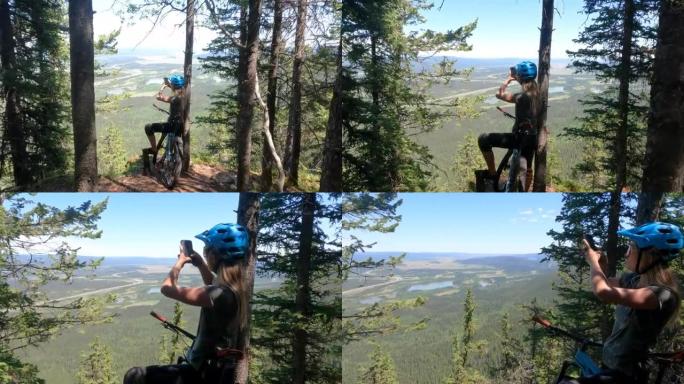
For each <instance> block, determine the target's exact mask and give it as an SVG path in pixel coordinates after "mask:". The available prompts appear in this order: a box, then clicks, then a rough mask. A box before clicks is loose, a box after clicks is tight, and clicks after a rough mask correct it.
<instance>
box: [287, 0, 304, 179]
mask: <svg viewBox="0 0 684 384" xmlns="http://www.w3.org/2000/svg"><path fill="white" fill-rule="evenodd" d="M308 6H309V1H308V0H299V2H298V7H297V31H296V33H295V57H294V63H293V64H292V98H291V99H290V116H289V120H288V124H287V140H286V141H285V168H286V169H287V172H288V175H289V178H288V180H289V182H290V184H292V185H297V183H298V179H299V154H300V152H301V145H302V68H303V67H304V54H305V52H304V48H305V42H304V37H305V32H306V15H307V10H308Z"/></svg>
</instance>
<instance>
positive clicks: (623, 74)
mask: <svg viewBox="0 0 684 384" xmlns="http://www.w3.org/2000/svg"><path fill="white" fill-rule="evenodd" d="M634 14H635V9H634V0H625V9H624V14H623V19H624V27H623V31H622V53H621V58H620V69H619V72H618V80H619V82H620V89H619V94H618V114H619V126H618V127H617V134H616V135H615V141H616V142H615V165H616V169H615V191H616V192H617V193H620V192H622V190H623V188H624V187H625V185H626V184H627V130H628V126H629V82H630V81H631V78H632V76H631V68H632V38H633V34H634Z"/></svg>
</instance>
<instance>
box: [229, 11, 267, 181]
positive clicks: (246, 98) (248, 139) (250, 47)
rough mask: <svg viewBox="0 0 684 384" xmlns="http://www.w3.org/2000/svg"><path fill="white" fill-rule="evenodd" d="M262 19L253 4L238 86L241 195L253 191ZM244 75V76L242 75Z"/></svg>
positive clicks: (237, 123) (237, 122) (237, 127)
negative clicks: (253, 156)
mask: <svg viewBox="0 0 684 384" xmlns="http://www.w3.org/2000/svg"><path fill="white" fill-rule="evenodd" d="M260 19H261V0H250V1H249V16H248V21H247V44H246V46H245V48H243V49H244V50H245V58H244V59H245V66H244V68H241V69H242V70H243V71H244V75H243V76H239V77H240V78H241V80H242V81H241V82H240V84H239V85H238V88H239V91H238V104H239V112H238V117H237V121H236V129H235V131H236V132H237V135H238V137H237V145H238V178H237V188H238V191H242V192H244V191H247V190H249V189H250V188H251V182H250V179H251V175H250V164H251V160H252V116H253V114H254V104H255V102H256V100H255V98H254V96H255V95H254V90H255V88H256V76H257V61H258V60H259V27H260ZM241 75H242V74H241Z"/></svg>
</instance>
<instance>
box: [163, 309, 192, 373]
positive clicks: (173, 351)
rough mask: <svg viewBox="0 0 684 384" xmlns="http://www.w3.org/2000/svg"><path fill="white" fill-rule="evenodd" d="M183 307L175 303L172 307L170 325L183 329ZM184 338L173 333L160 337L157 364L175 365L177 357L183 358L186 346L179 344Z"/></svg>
mask: <svg viewBox="0 0 684 384" xmlns="http://www.w3.org/2000/svg"><path fill="white" fill-rule="evenodd" d="M184 323H185V322H184V321H183V307H182V306H181V303H179V302H176V305H175V306H174V307H173V319H172V320H171V324H173V325H175V326H177V327H180V328H183V324H184ZM183 337H185V336H182V335H180V334H179V333H177V332H174V333H173V334H172V335H171V336H167V335H164V336H162V341H161V343H160V344H161V345H160V350H159V362H160V363H161V364H176V361H177V359H178V357H179V356H183V354H184V352H185V349H186V346H185V345H184V344H183V343H181V340H182V338H183Z"/></svg>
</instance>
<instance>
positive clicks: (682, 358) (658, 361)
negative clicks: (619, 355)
mask: <svg viewBox="0 0 684 384" xmlns="http://www.w3.org/2000/svg"><path fill="white" fill-rule="evenodd" d="M532 321H534V322H535V323H537V324H539V325H541V326H543V327H544V328H545V329H546V330H547V331H548V332H549V333H550V334H552V335H554V336H561V337H566V338H569V339H572V340H574V341H575V343H576V346H577V348H576V350H575V356H574V357H573V360H572V361H564V362H563V365H562V366H561V371H560V373H559V374H558V378H557V379H556V381H555V383H556V384H559V383H561V382H562V381H563V380H564V379H568V378H569V379H573V378H572V377H569V376H568V370H569V369H570V368H571V367H575V368H577V369H579V371H580V374H581V377H589V376H592V375H596V374H598V373H599V372H600V371H601V369H600V368H599V366H598V365H597V364H596V363H595V362H594V361H593V360H592V358H591V357H590V356H589V355H588V354H587V352H586V351H587V349H588V348H589V347H596V348H602V347H603V344H601V343H598V342H596V341H592V340H590V339H587V338H585V337H582V336H579V335H576V334H573V333H571V332H569V331H566V330H564V329H561V328H558V327H556V326H554V325H552V324H551V322H550V321H548V320H546V319H543V318H541V317H539V316H534V317H532ZM682 362H684V351H677V352H669V353H649V354H648V355H647V356H646V363H649V364H650V366H653V365H655V366H657V371H656V377H655V381H653V384H663V379H664V378H665V373H667V370H668V369H669V368H670V366H672V365H674V364H681V363H682ZM649 373H650V372H649V371H646V370H644V372H643V374H642V375H639V377H638V379H637V381H638V382H639V383H644V384H646V383H647V382H648V379H649ZM642 376H643V377H642ZM574 379H578V378H574ZM674 380H675V378H673V380H672V383H676V381H674Z"/></svg>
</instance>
